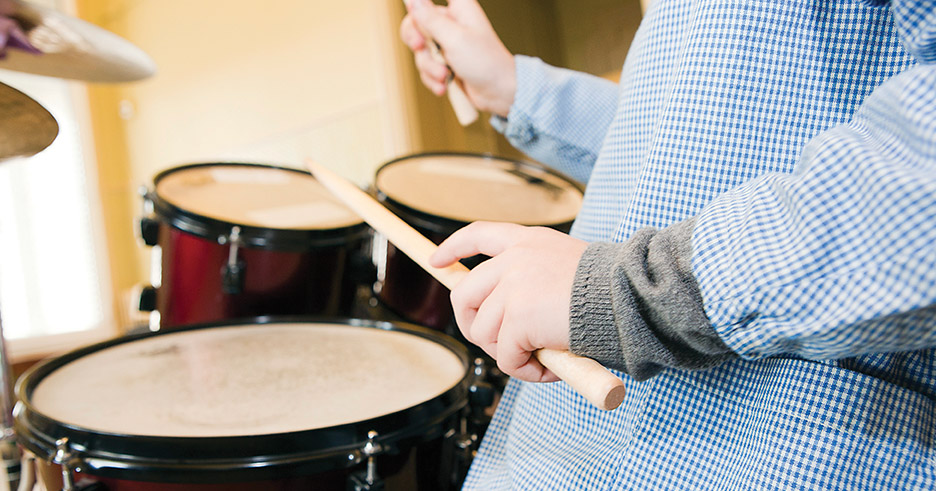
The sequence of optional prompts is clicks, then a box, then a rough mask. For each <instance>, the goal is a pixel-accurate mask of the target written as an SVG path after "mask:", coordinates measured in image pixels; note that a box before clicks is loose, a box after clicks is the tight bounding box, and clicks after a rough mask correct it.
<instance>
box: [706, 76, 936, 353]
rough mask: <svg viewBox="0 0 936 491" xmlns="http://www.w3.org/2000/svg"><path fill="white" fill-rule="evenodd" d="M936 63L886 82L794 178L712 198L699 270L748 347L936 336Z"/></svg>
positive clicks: (786, 348)
mask: <svg viewBox="0 0 936 491" xmlns="http://www.w3.org/2000/svg"><path fill="white" fill-rule="evenodd" d="M934 87H936V66H933V65H929V66H917V67H914V68H911V69H910V70H907V71H906V72H905V73H903V74H901V75H899V76H897V77H894V78H893V79H891V80H890V81H888V82H887V83H885V84H884V85H882V86H881V87H879V88H878V89H877V90H876V91H875V92H874V93H873V94H872V95H871V96H870V97H869V98H868V100H867V101H866V102H865V103H864V105H863V106H862V107H861V109H860V110H859V112H858V113H857V114H856V117H855V118H854V120H853V121H851V122H850V123H849V124H847V125H842V126H839V127H836V128H833V129H831V130H829V131H827V132H826V133H824V134H821V135H819V136H818V137H816V138H815V139H814V140H813V141H811V142H810V143H809V144H808V145H807V146H806V148H805V149H804V151H803V153H802V156H801V158H800V161H799V162H798V164H797V170H796V173H795V174H793V175H773V176H768V177H765V178H763V179H759V180H757V181H755V182H752V183H749V184H748V185H745V186H742V187H741V188H738V189H736V190H733V191H731V192H729V193H726V194H725V195H723V196H721V197H719V198H718V199H716V200H715V201H714V202H712V203H710V204H709V206H707V207H706V208H705V210H704V211H703V213H702V214H701V215H700V216H699V221H698V224H697V230H696V232H695V236H694V243H693V249H694V254H695V256H694V271H695V272H696V278H697V279H698V283H699V286H700V291H701V293H702V296H703V298H704V303H705V306H706V312H707V314H708V315H709V318H710V319H711V321H712V323H713V325H714V326H715V328H716V331H717V332H718V333H719V335H720V337H721V338H722V339H723V340H724V341H725V343H726V344H727V345H729V346H730V347H731V348H732V349H733V350H735V351H737V352H738V353H740V354H741V355H742V356H744V357H747V358H761V357H766V356H771V355H775V354H781V353H792V354H796V355H799V356H803V357H807V358H816V359H839V358H844V357H851V356H858V355H862V354H866V353H880V352H894V351H910V350H917V349H925V348H932V347H934V346H936V309H934V308H933V306H934V305H936V247H934V246H933V244H936V111H934V110H933V108H936V90H934Z"/></svg>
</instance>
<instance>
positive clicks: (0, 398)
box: [0, 318, 23, 491]
mask: <svg viewBox="0 0 936 491" xmlns="http://www.w3.org/2000/svg"><path fill="white" fill-rule="evenodd" d="M15 402H16V400H15V399H14V397H13V370H12V367H11V366H10V359H9V358H8V357H7V351H6V343H5V341H4V337H3V320H2V318H0V410H2V411H3V414H2V416H0V474H2V475H0V490H3V489H6V490H10V491H12V490H16V489H17V488H18V487H19V481H20V462H21V460H22V457H23V455H22V451H20V448H19V446H18V445H17V444H16V435H15V434H14V431H13V404H14V403H15Z"/></svg>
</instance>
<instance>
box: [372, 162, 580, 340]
mask: <svg viewBox="0 0 936 491" xmlns="http://www.w3.org/2000/svg"><path fill="white" fill-rule="evenodd" d="M374 187H375V190H376V192H377V198H378V199H379V200H380V201H381V202H383V204H384V205H385V206H386V207H387V208H389V209H390V210H392V211H393V212H394V213H396V214H397V215H398V216H400V217H401V218H402V219H403V220H404V221H406V222H407V223H409V224H410V225H412V226H413V227H414V228H416V229H417V230H419V231H420V232H422V233H423V234H424V235H425V236H427V237H429V238H430V239H431V240H432V241H433V242H435V243H436V244H438V243H441V242H442V240H443V239H445V238H446V237H448V236H449V235H451V234H452V233H453V232H455V231H456V230H458V229H459V228H461V227H463V226H465V225H467V224H468V223H470V222H474V221H481V220H485V221H496V222H511V223H518V224H521V225H540V226H548V227H552V228H555V229H558V230H562V231H564V232H567V231H568V230H569V228H570V227H571V225H572V220H574V219H575V216H576V214H577V213H578V210H579V208H580V207H581V205H582V199H583V190H582V187H581V186H580V185H579V184H577V183H576V182H574V181H572V180H571V179H569V178H567V177H564V176H562V175H560V174H558V173H556V172H554V171H552V170H549V169H547V168H545V167H543V166H541V165H538V164H533V163H528V162H522V161H515V160H508V159H504V158H498V157H491V156H482V155H474V154H457V153H429V154H420V155H414V156H409V157H404V158H400V159H397V160H393V161H391V162H388V163H386V164H384V165H383V166H381V167H380V168H379V169H378V170H377V173H376V177H375V182H374ZM376 241H377V243H375V248H374V249H375V256H378V257H376V262H377V265H378V266H377V267H378V271H377V282H376V283H375V294H376V296H377V298H379V299H380V301H381V302H382V303H383V304H384V305H385V306H387V307H389V309H390V310H392V311H393V312H395V313H396V314H398V315H400V316H401V317H402V318H404V319H406V320H408V321H411V322H416V323H419V324H422V325H426V326H430V327H433V328H436V329H446V328H449V327H451V326H450V324H451V323H452V319H453V313H452V306H451V303H450V302H449V291H448V289H447V288H445V287H444V286H443V285H442V284H441V283H439V282H438V281H436V280H435V279H433V278H432V277H431V276H430V275H429V274H427V273H426V272H425V271H423V270H422V269H421V268H420V267H419V266H417V265H416V263H415V262H413V261H411V260H410V259H409V258H407V257H406V256H405V255H403V254H402V253H400V252H399V251H397V249H396V248H395V247H394V246H393V244H390V243H387V242H386V239H384V238H382V237H381V236H379V235H378V238H377V239H376ZM479 261H480V259H477V258H476V259H474V260H470V261H463V262H466V263H467V265H468V266H469V267H471V266H473V265H475V264H477V263H478V262H479Z"/></svg>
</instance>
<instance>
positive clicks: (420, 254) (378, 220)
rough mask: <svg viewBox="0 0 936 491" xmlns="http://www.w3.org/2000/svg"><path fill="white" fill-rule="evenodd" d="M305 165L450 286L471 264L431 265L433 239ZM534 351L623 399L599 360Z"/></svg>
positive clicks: (566, 374)
mask: <svg viewBox="0 0 936 491" xmlns="http://www.w3.org/2000/svg"><path fill="white" fill-rule="evenodd" d="M306 166H307V167H308V169H309V171H310V172H312V174H313V175H314V176H315V177H316V179H318V181H319V182H320V183H322V185H324V186H325V187H326V188H328V189H329V190H330V191H331V192H332V193H333V194H334V195H335V196H336V197H337V198H339V199H340V200H341V201H343V202H344V203H345V204H346V205H348V207H349V208H351V209H352V210H354V211H355V212H357V214H358V215H360V216H361V218H363V219H364V221H366V222H367V223H368V224H370V226H372V227H374V229H375V230H377V231H378V232H380V233H382V234H384V235H385V236H386V237H387V240H389V241H390V242H392V243H393V245H395V246H396V247H397V249H399V250H401V251H403V253H405V254H406V255H407V256H409V257H410V258H411V259H412V260H413V261H415V262H416V264H418V265H419V266H420V267H421V268H423V269H425V270H426V271H427V272H428V273H429V274H431V275H432V276H433V277H435V279H437V280H439V282H440V283H442V284H443V285H445V286H446V287H447V288H448V289H450V290H451V289H452V288H454V287H455V285H457V284H458V282H460V281H461V280H462V278H464V277H465V275H467V274H468V268H466V267H465V266H464V265H462V264H461V263H459V262H456V263H454V264H452V265H450V266H447V267H445V268H436V267H434V266H432V265H431V264H429V257H430V256H431V255H432V253H433V252H435V250H436V249H437V246H436V245H435V244H434V243H433V242H432V241H431V240H429V239H427V238H426V237H424V236H423V235H422V234H420V233H419V232H418V231H417V230H415V229H413V228H412V227H410V226H409V225H408V224H407V223H406V222H404V221H403V220H402V219H401V218H400V217H398V216H396V215H394V214H393V213H392V212H391V211H390V210H388V209H386V208H385V207H384V206H383V205H382V204H380V203H379V202H378V201H377V200H375V199H374V198H372V197H371V196H370V195H368V194H367V193H365V192H364V191H362V190H361V189H360V188H358V187H357V186H355V185H354V184H352V183H351V182H350V181H348V180H346V179H344V178H343V177H341V176H339V175H338V174H336V173H334V172H332V171H331V170H329V169H327V168H325V167H323V166H321V165H319V164H316V163H315V162H312V161H310V160H307V161H306ZM535 355H536V358H537V360H539V362H540V363H542V364H543V366H544V367H546V368H548V369H549V370H551V371H552V372H553V373H555V374H556V375H557V376H558V377H559V378H560V379H562V380H564V381H565V382H566V383H568V384H569V385H570V386H571V387H572V388H573V389H575V390H576V391H577V392H578V393H579V394H581V395H582V396H584V397H585V398H586V399H588V401H589V402H591V403H592V404H594V405H595V406H596V407H598V408H599V409H604V410H606V411H607V410H611V409H614V408H616V407H618V406H619V405H621V402H622V401H623V400H624V383H623V382H622V381H621V379H620V378H618V377H617V376H615V375H614V374H613V373H611V372H610V371H608V369H606V368H605V367H603V366H601V365H600V364H599V363H598V362H597V361H595V360H592V359H591V358H586V357H583V356H578V355H574V354H572V353H570V352H568V351H563V350H553V349H540V350H537V351H536V352H535Z"/></svg>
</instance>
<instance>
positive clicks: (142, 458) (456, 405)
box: [14, 317, 469, 483]
mask: <svg viewBox="0 0 936 491" xmlns="http://www.w3.org/2000/svg"><path fill="white" fill-rule="evenodd" d="M278 322H287V323H297V322H299V323H309V324H310V325H314V324H315V323H318V322H327V323H329V324H335V323H338V324H347V325H349V326H359V327H369V328H374V329H384V330H393V331H400V332H405V333H408V334H412V335H415V336H419V337H422V338H426V339H429V340H431V341H433V342H436V343H439V344H441V345H443V346H444V347H446V348H447V349H449V350H450V351H451V352H452V353H454V354H455V355H457V357H458V358H459V360H461V362H462V364H463V366H464V368H465V375H464V376H463V377H462V379H461V380H460V381H459V382H458V383H457V384H456V385H455V386H454V387H452V388H451V389H449V390H447V391H445V392H444V393H442V394H440V395H438V396H436V397H434V398H432V399H429V400H427V401H425V402H423V403H420V404H417V405H415V406H412V407H410V408H407V409H405V410H402V411H398V412H396V413H392V414H388V415H385V416H381V417H377V418H373V419H369V420H365V421H359V422H355V423H352V424H346V425H339V426H333V427H327V428H320V429H314V430H298V431H295V432H289V433H278V434H269V435H249V436H231V437H152V436H140V435H122V434H110V433H106V432H100V431H94V430H88V429H85V428H81V427H76V426H73V425H69V424H67V423H63V422H60V421H56V420H54V419H52V418H49V417H48V416H46V415H44V414H43V413H42V412H41V411H39V410H38V409H37V408H35V407H34V406H33V405H32V404H31V402H30V396H31V394H32V392H33V390H34V389H35V388H36V387H37V386H38V384H39V383H40V382H41V381H42V380H43V378H44V377H45V376H47V375H48V374H50V373H51V372H52V371H54V370H56V369H57V368H59V367H62V366H65V365H66V364H68V363H70V362H71V361H74V360H77V359H79V358H81V357H83V356H86V355H89V354H91V353H95V352H97V351H100V350H103V349H106V348H108V347H111V346H115V345H118V344H123V343H130V342H133V341H135V340H138V339H143V338H149V337H152V336H160V335H167V334H171V333H177V332H180V331H189V330H197V329H212V328H223V327H224V326H237V325H242V324H267V323H278ZM468 385H469V358H468V354H467V351H466V349H465V347H464V346H463V345H461V343H459V342H457V341H455V340H454V339H452V338H449V337H448V336H445V335H443V334H440V333H437V332H435V331H432V330H430V329H425V328H423V327H420V326H415V325H411V324H405V323H390V322H380V321H367V320H358V319H340V320H336V319H322V318H314V319H313V318H307V317H296V318H292V317H283V318H270V317H261V318H255V319H245V320H242V321H238V322H234V323H230V322H228V323H224V324H204V325H197V326H189V327H185V328H181V329H179V330H174V331H160V332H155V333H143V334H136V335H131V336H126V337H122V338H119V339H115V340H111V341H106V342H103V343H98V344H95V345H92V346H88V347H86V348H82V349H78V350H75V351H72V352H70V353H68V354H65V355H63V356H60V357H58V358H53V359H49V360H46V361H44V362H42V363H40V364H39V365H36V366H34V367H33V368H31V369H30V370H29V371H28V372H26V373H25V374H23V376H22V377H21V378H20V379H19V381H18V382H17V385H16V394H17V399H18V401H17V403H16V407H15V411H14V419H15V432H16V434H17V436H18V440H19V443H20V444H21V445H22V446H23V447H24V448H26V449H27V450H29V451H30V452H32V453H34V454H36V455H37V456H38V457H39V458H40V459H43V460H47V461H53V460H54V459H55V456H56V442H57V441H60V440H61V439H66V438H67V441H68V443H69V447H70V448H71V449H72V450H73V452H74V461H73V462H71V463H69V465H70V466H74V467H75V468H76V469H77V470H79V471H81V472H82V473H84V474H87V475H92V476H101V477H104V478H115V479H126V480H135V481H142V482H169V483H224V482H241V481H261V480H272V479H282V478H284V477H291V476H307V475H313V474H315V473H323V472H329V471H334V470H340V469H348V468H351V467H354V466H355V465H359V464H360V451H361V449H362V448H363V446H364V444H365V443H366V442H367V434H368V432H370V431H376V432H377V433H378V435H379V437H378V439H377V441H378V442H379V443H381V444H382V445H385V446H386V447H387V448H392V449H396V451H397V453H401V452H406V451H408V450H409V449H411V448H413V447H414V446H418V445H420V444H422V443H423V442H428V441H431V440H435V439H438V438H440V437H441V436H442V434H443V433H445V432H446V431H447V430H448V429H451V428H453V427H454V425H455V421H456V420H457V419H458V417H459V414H460V412H461V411H462V409H463V408H464V407H465V405H466V404H467V394H468ZM355 457H357V458H358V460H355ZM378 461H379V458H378ZM56 463H61V462H56Z"/></svg>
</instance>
